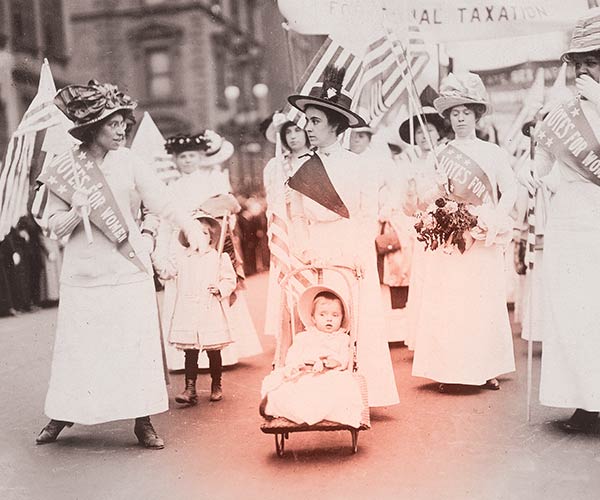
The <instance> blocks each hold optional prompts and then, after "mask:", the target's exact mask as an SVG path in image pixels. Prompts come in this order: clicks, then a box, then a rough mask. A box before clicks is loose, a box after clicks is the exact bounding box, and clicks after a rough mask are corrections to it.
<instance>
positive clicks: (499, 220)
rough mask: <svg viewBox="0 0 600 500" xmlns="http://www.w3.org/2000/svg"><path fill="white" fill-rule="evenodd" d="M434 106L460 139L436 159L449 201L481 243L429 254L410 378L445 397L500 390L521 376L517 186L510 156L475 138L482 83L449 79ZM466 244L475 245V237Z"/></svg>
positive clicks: (482, 106)
mask: <svg viewBox="0 0 600 500" xmlns="http://www.w3.org/2000/svg"><path fill="white" fill-rule="evenodd" d="M434 105H435V107H436V109H437V110H438V111H439V112H440V113H442V114H444V115H445V116H447V117H448V118H449V119H450V123H451V126H452V129H453V130H454V133H455V134H456V139H454V140H453V141H451V142H450V143H449V144H448V145H447V146H446V147H445V148H444V149H443V150H442V151H440V153H439V154H438V160H439V163H440V167H441V169H442V170H443V172H444V173H445V174H446V176H447V178H448V184H449V186H450V191H451V195H450V198H452V199H455V200H457V201H462V202H465V203H467V205H470V206H471V207H473V208H472V210H473V211H474V212H475V213H477V214H478V226H477V227H476V228H474V229H473V230H472V232H471V233H472V234H473V235H474V236H475V237H476V240H475V241H474V242H473V240H472V239H471V241H470V242H471V243H472V244H470V245H469V244H467V247H468V248H467V250H466V251H465V252H464V253H463V254H461V253H460V252H459V251H458V250H457V249H455V251H454V252H452V253H446V252H445V251H444V250H441V249H439V250H437V251H427V252H426V253H425V254H424V260H426V262H425V265H424V267H425V274H424V276H423V282H422V293H421V297H422V301H421V306H420V308H419V313H418V319H417V322H416V325H417V331H416V343H415V355H414V362H413V372H412V373H413V375H414V376H417V377H425V378H429V379H433V380H435V381H437V382H440V383H441V384H440V390H441V391H444V390H445V388H446V387H445V385H444V384H463V385H475V386H480V385H484V386H485V387H486V388H488V389H492V390H497V389H499V388H500V384H499V382H498V380H497V379H496V377H497V376H498V375H501V374H504V373H508V372H512V371H514V369H515V363H514V353H513V344H512V334H511V329H510V323H509V318H508V311H507V309H506V293H505V286H506V282H505V276H504V246H505V244H507V243H508V242H509V241H510V238H511V236H512V228H513V224H514V223H513V221H512V219H511V218H510V217H509V213H510V211H511V209H512V207H513V205H514V203H515V199H516V192H517V185H516V181H515V179H514V175H513V172H512V169H511V167H510V164H509V158H508V155H507V153H505V152H504V151H502V150H501V149H500V148H499V147H498V146H496V145H495V144H491V143H488V142H484V141H482V140H480V139H478V138H477V137H476V135H475V126H476V122H477V119H478V118H479V117H480V116H481V115H482V114H483V113H485V112H486V110H487V108H488V100H487V95H486V92H485V88H484V86H483V83H482V82H481V79H480V78H479V77H478V76H477V75H475V74H472V73H467V74H464V75H460V76H459V75H454V74H450V75H448V76H447V77H446V78H445V79H444V81H443V82H442V85H441V87H440V97H438V98H437V99H436V100H435V101H434ZM439 195H440V196H443V191H442V192H440V194H439ZM465 236H466V238H467V240H469V237H470V233H467V234H466V235H465Z"/></svg>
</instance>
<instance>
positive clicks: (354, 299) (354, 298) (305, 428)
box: [260, 265, 370, 457]
mask: <svg viewBox="0 0 600 500" xmlns="http://www.w3.org/2000/svg"><path fill="white" fill-rule="evenodd" d="M304 271H315V272H316V274H317V283H316V284H319V285H320V284H323V272H324V271H333V272H335V273H337V274H338V275H339V276H341V277H342V278H343V281H344V284H345V287H346V289H347V291H348V293H349V298H350V300H349V303H348V309H349V315H350V350H351V353H350V354H351V357H350V359H351V360H352V372H353V373H356V372H357V356H356V332H357V326H358V314H357V313H356V311H357V310H358V307H357V303H358V298H359V291H358V282H359V280H361V279H362V272H361V271H360V269H357V268H354V267H349V266H323V267H320V266H310V265H308V266H302V267H298V268H296V269H293V270H292V271H290V272H289V273H287V274H286V275H285V276H284V278H283V279H282V280H281V291H282V294H284V295H285V298H286V300H282V302H281V304H282V306H281V313H282V314H281V316H282V321H281V323H282V326H283V325H284V324H285V323H286V322H287V321H288V318H287V317H285V315H284V314H283V312H284V311H283V310H284V308H285V305H286V304H287V306H288V309H289V326H290V327H291V338H292V341H293V338H294V336H295V335H296V329H295V326H296V316H295V307H294V306H295V303H294V299H293V295H292V291H291V290H290V288H291V287H290V286H289V282H290V280H291V279H292V278H293V277H295V276H297V275H298V274H300V273H302V272H304ZM348 272H350V273H352V275H354V277H355V282H356V284H355V285H356V291H353V286H352V283H351V281H350V279H349V278H348V276H347V274H348ZM286 326H287V325H286ZM282 347H283V346H282V335H281V333H280V334H279V335H278V336H277V345H276V349H275V360H274V362H273V368H276V367H279V366H283V364H284V363H285V355H286V353H287V351H285V352H284V351H283V350H282ZM357 375H358V374H357ZM362 382H363V385H364V380H363V381H362ZM364 387H365V389H364V390H365V391H366V385H364ZM368 429H370V420H369V407H368V403H366V406H365V407H364V408H363V416H362V418H361V425H360V427H358V428H354V427H351V426H349V425H345V424H340V423H337V422H331V421H329V420H321V421H320V422H317V423H316V424H312V425H309V424H306V423H303V424H297V423H295V422H292V421H291V420H288V419H287V418H284V417H273V418H270V419H265V421H264V422H263V424H262V425H261V426H260V430H261V431H262V432H264V433H265V434H273V435H274V436H275V451H276V453H277V456H278V457H283V455H284V453H285V441H286V440H288V439H289V437H290V434H291V433H293V432H310V431H321V432H330V431H346V430H347V431H349V432H350V434H351V436H352V453H357V451H358V433H359V432H360V431H365V430H368Z"/></svg>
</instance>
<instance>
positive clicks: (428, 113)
mask: <svg viewBox="0 0 600 500" xmlns="http://www.w3.org/2000/svg"><path fill="white" fill-rule="evenodd" d="M422 109H423V112H422V113H420V115H421V118H422V119H423V122H424V123H425V124H427V123H431V124H432V125H433V126H434V127H435V128H436V129H437V130H438V132H439V133H440V136H441V135H442V132H443V130H444V128H445V125H444V117H443V116H442V115H440V114H439V113H438V112H437V111H436V110H435V108H432V107H431V106H423V108H422ZM418 117H419V115H418V114H415V115H413V116H411V117H410V118H407V119H406V120H404V121H403V122H402V123H401V125H400V127H399V128H398V134H400V139H402V140H403V141H404V142H406V143H407V144H410V142H411V141H410V122H411V121H412V122H413V125H412V127H413V130H417V127H420V126H421V122H420V121H419V118H418Z"/></svg>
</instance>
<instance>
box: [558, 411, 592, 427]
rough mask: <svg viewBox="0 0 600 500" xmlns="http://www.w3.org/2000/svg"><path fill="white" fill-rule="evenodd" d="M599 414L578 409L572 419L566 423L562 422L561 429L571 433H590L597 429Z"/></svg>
mask: <svg viewBox="0 0 600 500" xmlns="http://www.w3.org/2000/svg"><path fill="white" fill-rule="evenodd" d="M597 424H598V412H597V411H586V410H582V409H581V408H577V409H576V410H575V413H573V415H571V418H569V420H567V421H565V422H560V424H559V425H560V428H561V429H562V430H563V431H565V432H570V433H577V432H581V433H590V432H594V431H595V430H596V429H597Z"/></svg>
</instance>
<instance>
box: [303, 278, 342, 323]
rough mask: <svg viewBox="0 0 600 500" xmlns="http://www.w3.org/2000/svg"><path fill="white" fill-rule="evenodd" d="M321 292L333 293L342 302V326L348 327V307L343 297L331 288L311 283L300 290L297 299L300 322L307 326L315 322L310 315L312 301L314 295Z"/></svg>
mask: <svg viewBox="0 0 600 500" xmlns="http://www.w3.org/2000/svg"><path fill="white" fill-rule="evenodd" d="M321 292H329V293H332V294H333V295H335V296H336V297H337V298H338V299H340V302H341V303H342V308H343V310H344V319H343V321H342V325H341V326H342V328H350V309H348V304H347V303H346V301H345V300H344V298H343V297H342V296H341V295H340V294H339V293H338V292H336V291H335V290H334V289H333V288H329V287H328V286H324V285H312V286H309V287H308V288H307V289H306V290H304V291H303V292H302V295H300V299H299V300H298V316H299V317H300V321H302V324H303V325H304V326H305V327H306V328H308V327H309V326H314V324H315V322H314V320H313V317H312V313H313V302H314V300H315V297H316V296H317V295H319V294H320V293H321Z"/></svg>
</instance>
